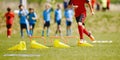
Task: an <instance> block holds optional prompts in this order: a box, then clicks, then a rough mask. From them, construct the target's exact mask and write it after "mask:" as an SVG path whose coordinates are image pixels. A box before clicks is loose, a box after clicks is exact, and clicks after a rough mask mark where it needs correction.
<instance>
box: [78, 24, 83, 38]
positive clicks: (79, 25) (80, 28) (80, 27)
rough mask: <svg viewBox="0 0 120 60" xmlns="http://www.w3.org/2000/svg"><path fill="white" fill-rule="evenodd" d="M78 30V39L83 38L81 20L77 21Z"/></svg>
mask: <svg viewBox="0 0 120 60" xmlns="http://www.w3.org/2000/svg"><path fill="white" fill-rule="evenodd" d="M78 31H79V34H80V39H81V40H82V39H83V25H82V22H78Z"/></svg>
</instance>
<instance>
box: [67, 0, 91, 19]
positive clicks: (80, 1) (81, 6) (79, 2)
mask: <svg viewBox="0 0 120 60" xmlns="http://www.w3.org/2000/svg"><path fill="white" fill-rule="evenodd" d="M88 2H89V0H70V2H69V5H76V6H78V8H76V9H75V17H78V16H80V15H81V14H83V13H84V14H86V8H85V3H88Z"/></svg>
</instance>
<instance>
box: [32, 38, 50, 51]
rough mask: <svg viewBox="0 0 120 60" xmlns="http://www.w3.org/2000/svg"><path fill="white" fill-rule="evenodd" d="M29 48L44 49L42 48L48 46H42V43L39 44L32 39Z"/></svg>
mask: <svg viewBox="0 0 120 60" xmlns="http://www.w3.org/2000/svg"><path fill="white" fill-rule="evenodd" d="M31 48H34V49H44V48H48V47H47V46H44V45H42V44H39V43H37V42H36V41H34V40H33V41H32V42H31Z"/></svg>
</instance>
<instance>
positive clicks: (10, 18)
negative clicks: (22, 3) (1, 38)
mask: <svg viewBox="0 0 120 60" xmlns="http://www.w3.org/2000/svg"><path fill="white" fill-rule="evenodd" d="M4 17H5V18H6V27H7V37H8V38H10V37H11V28H12V24H13V19H14V13H13V12H12V11H11V8H9V7H8V8H7V13H5V15H4Z"/></svg>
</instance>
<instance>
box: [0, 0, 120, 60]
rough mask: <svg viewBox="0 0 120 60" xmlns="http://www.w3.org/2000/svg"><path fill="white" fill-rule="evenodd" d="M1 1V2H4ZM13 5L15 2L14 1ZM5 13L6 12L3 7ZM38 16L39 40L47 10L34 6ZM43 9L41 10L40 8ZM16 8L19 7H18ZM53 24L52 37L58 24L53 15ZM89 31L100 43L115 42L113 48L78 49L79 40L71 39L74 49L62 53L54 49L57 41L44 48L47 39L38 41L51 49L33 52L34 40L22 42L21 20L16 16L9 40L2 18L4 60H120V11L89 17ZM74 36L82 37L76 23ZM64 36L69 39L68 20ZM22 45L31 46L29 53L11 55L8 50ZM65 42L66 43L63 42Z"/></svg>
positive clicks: (0, 55) (0, 39)
mask: <svg viewBox="0 0 120 60" xmlns="http://www.w3.org/2000/svg"><path fill="white" fill-rule="evenodd" d="M0 1H1V0H0ZM11 1H12V0H11ZM1 6H2V9H3V8H4V6H3V5H1ZM33 7H34V8H35V10H36V12H37V14H38V17H39V19H38V21H37V24H36V26H35V32H34V35H35V36H40V35H41V30H42V27H43V19H42V16H41V15H42V11H43V9H44V7H43V6H39V5H38V6H37V5H35V6H34V4H33ZM38 7H40V8H38ZM14 8H16V7H14ZM2 9H1V10H0V17H2V16H3V14H4V12H5V9H4V11H3V10H2ZM51 17H52V22H51V28H50V29H51V34H50V35H52V36H53V35H54V34H55V32H54V31H55V28H56V24H55V23H54V20H53V19H54V17H53V13H52V16H51ZM85 23H86V25H85V26H86V27H87V29H88V30H90V31H92V33H93V35H94V36H95V38H96V40H112V41H113V43H111V44H93V45H94V47H92V48H91V47H78V46H77V41H78V39H76V38H69V39H67V40H68V43H67V44H68V45H70V46H71V48H67V49H62V48H59V49H58V48H54V47H53V43H51V42H50V40H54V39H51V38H47V43H46V44H44V42H43V39H39V38H35V39H34V40H36V41H37V42H39V43H41V44H44V45H46V46H48V47H50V48H49V49H43V50H40V49H31V48H30V40H29V38H28V37H27V36H26V32H25V38H24V39H22V38H20V31H19V30H20V29H19V19H18V17H17V15H16V17H15V20H14V25H13V35H12V38H10V39H8V38H7V37H6V28H5V20H3V19H2V18H0V60H120V49H119V47H120V43H119V42H120V38H119V36H120V27H119V26H120V13H119V11H107V12H101V11H99V12H96V13H95V15H94V16H91V15H90V14H89V13H88V16H87V18H86V22H85ZM72 28H73V36H79V35H78V32H77V24H76V21H75V19H74V21H73V25H72ZM62 33H63V35H65V33H66V26H65V19H64V18H63V19H62ZM85 40H87V41H88V42H90V40H89V39H88V37H86V36H85ZM20 41H25V42H26V43H27V50H26V51H8V50H7V49H8V48H9V47H11V46H14V45H16V44H18V43H19V42H20ZM60 41H62V42H63V40H60ZM4 54H40V57H5V56H3V55H4Z"/></svg>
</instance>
